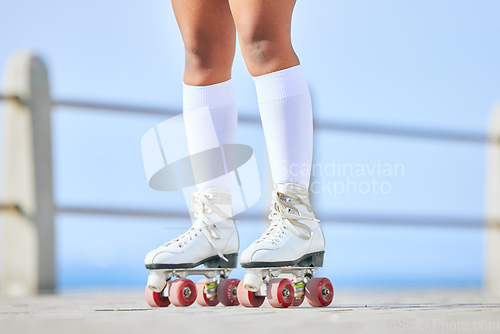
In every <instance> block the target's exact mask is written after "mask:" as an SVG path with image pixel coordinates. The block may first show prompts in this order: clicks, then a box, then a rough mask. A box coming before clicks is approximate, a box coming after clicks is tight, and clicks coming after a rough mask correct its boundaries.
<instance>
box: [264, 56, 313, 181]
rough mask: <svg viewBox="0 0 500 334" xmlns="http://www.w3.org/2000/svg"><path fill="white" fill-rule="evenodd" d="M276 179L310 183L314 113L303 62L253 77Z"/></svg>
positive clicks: (274, 179) (273, 173)
mask: <svg viewBox="0 0 500 334" xmlns="http://www.w3.org/2000/svg"><path fill="white" fill-rule="evenodd" d="M254 81H255V87H256V89H257V97H258V100H259V110H260V117H261V119H262V126H263V128H264V135H265V138H266V144H267V151H268V154H269V161H270V163H271V172H272V176H273V181H274V183H288V182H293V183H298V184H301V185H303V186H305V187H309V180H310V177H311V164H312V152H313V116H312V106H311V96H310V94H309V88H308V87H307V82H306V79H305V76H304V73H303V71H302V68H301V66H300V65H297V66H294V67H291V68H287V69H284V70H281V71H277V72H273V73H269V74H265V75H261V76H257V77H254Z"/></svg>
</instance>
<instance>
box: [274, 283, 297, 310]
mask: <svg viewBox="0 0 500 334" xmlns="http://www.w3.org/2000/svg"><path fill="white" fill-rule="evenodd" d="M294 293H295V292H294V290H293V285H292V282H290V280H289V279H288V278H273V279H272V280H271V281H270V282H269V285H268V286H267V301H268V302H269V304H271V306H272V307H278V308H286V307H288V306H290V305H292V303H293V300H294V299H295V298H294Z"/></svg>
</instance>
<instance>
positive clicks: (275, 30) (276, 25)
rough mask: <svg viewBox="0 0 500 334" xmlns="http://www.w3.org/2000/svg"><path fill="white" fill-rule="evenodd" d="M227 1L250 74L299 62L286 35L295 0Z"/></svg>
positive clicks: (289, 29) (259, 73) (283, 67)
mask: <svg viewBox="0 0 500 334" xmlns="http://www.w3.org/2000/svg"><path fill="white" fill-rule="evenodd" d="M229 3H230V4H231V11H232V13H233V17H234V20H235V23H236V27H237V29H238V39H239V41H240V46H241V52H242V53H243V58H244V59H245V63H246V65H247V68H248V71H249V72H250V74H251V75H253V76H258V75H263V74H267V73H271V72H275V71H278V70H282V69H285V68H289V67H292V66H296V65H298V64H299V59H298V58H297V55H296V54H295V52H294V51H293V47H292V42H291V38H290V31H291V21H292V12H293V8H294V6H295V0H272V1H269V0H230V1H229Z"/></svg>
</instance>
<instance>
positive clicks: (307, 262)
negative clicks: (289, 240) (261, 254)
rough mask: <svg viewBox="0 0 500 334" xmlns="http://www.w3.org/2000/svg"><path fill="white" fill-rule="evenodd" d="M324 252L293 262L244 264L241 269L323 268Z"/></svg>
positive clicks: (305, 256) (307, 255)
mask: <svg viewBox="0 0 500 334" xmlns="http://www.w3.org/2000/svg"><path fill="white" fill-rule="evenodd" d="M324 255H325V251H321V252H314V253H309V254H306V255H304V256H302V257H300V258H298V259H297V260H293V261H278V262H246V263H241V267H242V268H275V267H323V257H324Z"/></svg>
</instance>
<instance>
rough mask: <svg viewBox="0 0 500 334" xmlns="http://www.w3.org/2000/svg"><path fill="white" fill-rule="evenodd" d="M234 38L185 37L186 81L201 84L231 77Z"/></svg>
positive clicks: (195, 84)
mask: <svg viewBox="0 0 500 334" xmlns="http://www.w3.org/2000/svg"><path fill="white" fill-rule="evenodd" d="M234 43H235V42H234V38H233V40H232V41H231V40H228V39H220V38H206V36H203V35H201V36H200V35H198V36H196V35H195V36H190V37H187V38H184V47H185V57H186V60H185V61H186V64H185V71H184V82H185V83H186V84H189V85H194V86H201V85H210V84H214V83H218V82H222V81H226V80H228V79H229V78H230V77H231V67H232V62H233V58H234Z"/></svg>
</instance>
